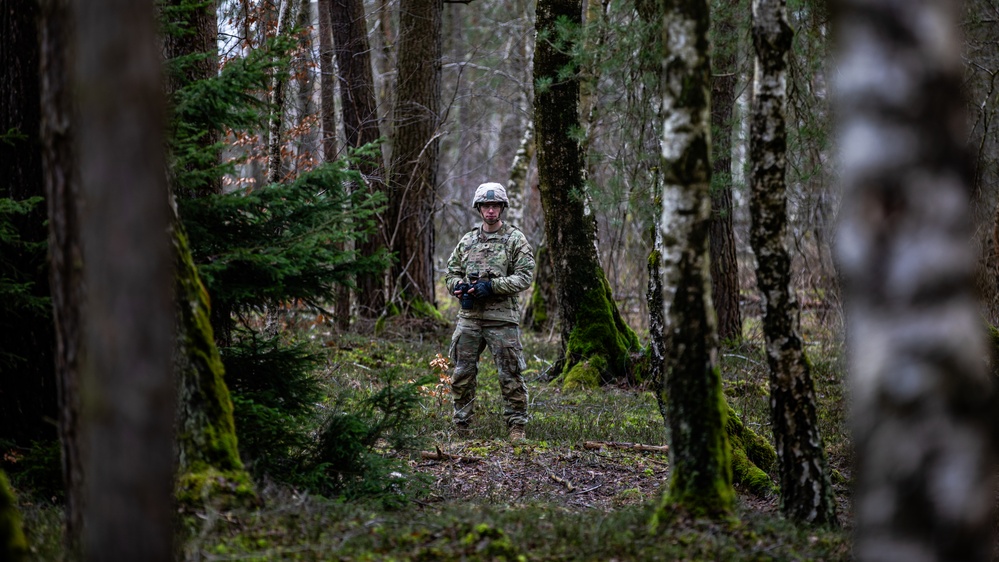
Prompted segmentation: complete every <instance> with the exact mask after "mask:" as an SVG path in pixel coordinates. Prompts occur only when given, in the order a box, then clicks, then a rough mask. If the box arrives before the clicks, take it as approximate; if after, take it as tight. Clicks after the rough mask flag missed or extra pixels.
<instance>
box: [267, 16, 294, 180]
mask: <svg viewBox="0 0 999 562" xmlns="http://www.w3.org/2000/svg"><path fill="white" fill-rule="evenodd" d="M294 8H295V1H294V0H281V8H280V11H279V13H278V21H277V30H276V31H275V34H276V35H277V36H279V37H284V36H286V35H288V33H290V32H291V28H292V22H294V20H295V18H294V11H295V10H294ZM273 72H274V77H273V78H272V80H271V101H270V121H269V124H268V129H267V183H278V182H279V181H281V165H282V163H281V142H282V139H281V129H282V125H283V124H284V110H285V107H284V97H285V87H286V85H287V83H288V73H287V71H285V70H283V69H281V68H275V69H274V71H273Z"/></svg>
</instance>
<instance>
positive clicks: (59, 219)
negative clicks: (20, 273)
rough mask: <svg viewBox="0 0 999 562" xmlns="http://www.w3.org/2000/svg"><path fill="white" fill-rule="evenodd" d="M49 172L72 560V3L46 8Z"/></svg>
mask: <svg viewBox="0 0 999 562" xmlns="http://www.w3.org/2000/svg"><path fill="white" fill-rule="evenodd" d="M41 6H42V14H41V18H40V31H41V77H42V91H41V96H42V121H41V139H42V163H43V166H42V169H43V170H45V193H46V201H47V204H48V217H49V260H50V268H49V276H50V286H51V290H52V313H53V318H54V321H55V330H56V385H57V387H58V394H59V441H60V444H61V446H62V472H63V482H64V487H65V490H66V507H65V526H64V543H65V550H66V552H67V553H68V555H69V556H71V557H72V556H76V555H78V554H79V552H80V544H81V540H82V533H83V507H84V497H83V490H84V472H83V454H84V448H85V444H84V443H83V442H82V439H81V436H80V416H81V411H80V410H81V405H80V397H81V392H80V377H81V370H82V368H83V359H84V351H85V348H86V343H85V342H84V341H83V329H82V326H81V322H82V320H81V311H82V308H83V302H84V283H83V247H82V244H81V241H80V236H81V233H80V217H81V208H80V205H81V202H82V197H81V195H80V178H79V173H78V165H77V162H78V156H77V148H76V142H75V138H74V135H75V131H76V115H75V113H74V110H73V107H74V104H73V93H72V86H71V81H70V78H69V76H70V71H71V69H72V68H73V60H72V57H71V55H70V53H71V52H72V44H73V43H74V33H75V32H74V26H73V22H72V19H71V14H70V8H69V2H68V0H47V1H46V2H43V3H42V4H41Z"/></svg>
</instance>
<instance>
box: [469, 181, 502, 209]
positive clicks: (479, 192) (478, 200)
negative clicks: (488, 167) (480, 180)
mask: <svg viewBox="0 0 999 562" xmlns="http://www.w3.org/2000/svg"><path fill="white" fill-rule="evenodd" d="M482 203H502V204H503V206H504V207H506V206H508V205H509V204H510V200H509V199H507V197H506V188H505V187H503V186H502V185H501V184H498V183H496V182H487V183H484V184H482V185H480V186H479V187H477V188H475V197H473V198H472V207H475V208H476V209H478V208H479V205H480V204H482Z"/></svg>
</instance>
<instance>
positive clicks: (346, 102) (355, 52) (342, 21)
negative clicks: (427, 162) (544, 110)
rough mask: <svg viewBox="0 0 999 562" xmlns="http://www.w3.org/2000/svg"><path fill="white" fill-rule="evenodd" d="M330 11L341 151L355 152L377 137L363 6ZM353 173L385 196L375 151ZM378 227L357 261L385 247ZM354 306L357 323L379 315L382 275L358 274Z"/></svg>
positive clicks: (337, 1)
mask: <svg viewBox="0 0 999 562" xmlns="http://www.w3.org/2000/svg"><path fill="white" fill-rule="evenodd" d="M331 10H332V12H331V14H332V17H331V20H332V30H333V42H334V46H335V48H336V60H337V67H338V68H339V71H340V72H339V74H338V77H339V80H340V97H341V111H342V112H343V128H344V137H345V141H346V145H347V147H349V148H360V147H362V146H365V145H369V144H372V143H375V142H377V141H378V139H379V138H380V137H381V133H380V132H379V128H378V104H377V101H376V99H375V79H374V76H373V74H372V71H371V55H370V53H371V48H370V47H369V44H368V35H367V33H368V25H367V20H366V19H365V17H364V3H363V2H362V1H361V0H331ZM438 56H439V53H438ZM438 80H439V79H438ZM438 88H439V85H438ZM358 171H360V172H361V175H362V176H363V177H364V179H365V182H366V183H367V189H368V191H369V192H370V193H385V191H386V186H385V160H384V159H383V158H382V152H381V149H380V148H376V149H374V150H373V151H372V152H370V153H369V154H366V155H365V156H364V158H363V159H362V160H361V161H360V162H358ZM384 228H385V225H384V223H383V224H382V225H381V226H380V228H379V230H378V231H377V232H376V233H374V234H371V235H369V236H365V237H364V238H363V239H362V240H360V241H359V242H358V250H359V251H360V253H361V255H362V256H364V257H371V256H373V255H375V254H376V253H377V252H378V251H379V250H380V249H382V248H384V247H385V233H384ZM357 305H358V313H359V314H360V315H361V317H363V318H374V317H377V316H378V315H379V314H381V312H382V310H383V309H384V308H385V283H384V274H378V273H374V274H372V273H365V274H361V275H358V278H357Z"/></svg>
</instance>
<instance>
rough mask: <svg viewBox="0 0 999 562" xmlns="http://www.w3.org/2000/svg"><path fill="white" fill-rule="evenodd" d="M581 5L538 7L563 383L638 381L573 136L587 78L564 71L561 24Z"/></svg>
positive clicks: (551, 0) (574, 0)
mask: <svg viewBox="0 0 999 562" xmlns="http://www.w3.org/2000/svg"><path fill="white" fill-rule="evenodd" d="M581 9H582V6H581V4H580V1H579V0H542V1H540V2H539V3H538V7H537V23H536V27H537V30H538V40H537V43H536V45H535V61H534V77H535V83H542V84H544V87H541V88H538V89H537V91H536V93H535V97H534V123H535V126H536V127H537V143H538V179H539V185H538V189H539V191H540V192H541V205H542V207H543V209H544V216H545V239H546V241H547V243H548V247H549V250H550V251H551V263H552V268H553V270H554V273H555V287H556V290H557V293H558V306H559V321H560V323H561V332H562V350H563V353H564V364H563V366H562V369H561V373H562V376H563V377H564V378H563V385H564V386H565V387H568V388H572V387H577V386H584V387H585V386H596V385H597V384H599V383H602V382H611V381H624V380H628V379H629V377H630V369H631V359H630V357H629V352H631V351H637V349H638V347H639V344H638V338H637V337H636V336H635V333H634V332H633V331H632V330H631V328H629V327H628V326H627V325H626V324H625V323H624V320H623V319H622V318H621V315H620V312H619V311H618V308H617V304H616V303H615V302H614V300H613V298H612V295H611V291H610V285H609V283H608V282H607V277H606V275H605V274H604V271H603V268H601V267H600V262H599V261H598V259H597V253H596V246H595V243H596V242H595V240H596V223H595V221H594V218H593V216H592V215H591V214H590V213H589V212H588V209H587V208H586V202H585V196H584V195H583V193H584V192H585V186H584V181H583V166H584V162H583V153H582V150H581V148H580V146H579V142H578V141H577V140H576V139H575V138H573V136H572V132H573V131H576V130H578V129H579V126H580V122H579V110H578V106H579V78H578V76H569V77H564V76H562V75H561V74H560V73H561V72H562V71H563V69H564V68H566V67H567V66H569V65H570V63H571V60H570V56H569V54H568V51H569V49H568V48H565V47H564V46H563V48H556V46H555V43H556V42H559V41H562V40H563V38H562V37H559V36H558V33H559V31H558V30H557V26H556V22H559V21H567V22H571V23H573V24H575V25H577V26H578V25H580V23H581V21H580V20H581V14H580V11H581Z"/></svg>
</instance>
